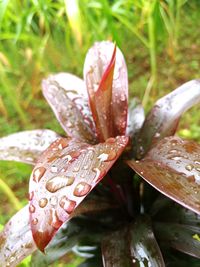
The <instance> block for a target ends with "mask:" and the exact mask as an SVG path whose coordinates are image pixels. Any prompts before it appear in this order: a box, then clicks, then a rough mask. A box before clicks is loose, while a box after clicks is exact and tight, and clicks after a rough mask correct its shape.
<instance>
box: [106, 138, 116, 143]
mask: <svg viewBox="0 0 200 267" xmlns="http://www.w3.org/2000/svg"><path fill="white" fill-rule="evenodd" d="M115 142H116V140H115V138H114V137H110V138H108V139H107V140H106V143H108V144H114V143H115Z"/></svg>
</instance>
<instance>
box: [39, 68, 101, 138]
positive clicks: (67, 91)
mask: <svg viewBox="0 0 200 267" xmlns="http://www.w3.org/2000/svg"><path fill="white" fill-rule="evenodd" d="M42 87H43V94H44V96H45V98H46V99H47V101H48V103H49V105H50V106H51V108H52V110H53V112H54V114H55V116H56V118H57V120H58V121H59V122H60V124H61V126H62V128H63V129H64V130H65V132H66V133H67V134H68V135H69V136H72V137H75V138H78V139H80V140H83V141H86V142H89V143H95V142H96V136H95V130H94V129H95V128H94V122H93V120H92V115H91V111H90V108H89V103H88V102H89V101H88V95H87V90H86V87H85V83H84V81H83V80H81V79H80V78H78V77H76V76H74V75H72V74H69V73H59V74H57V75H52V76H50V77H49V78H48V79H46V80H44V81H43V83H42Z"/></svg>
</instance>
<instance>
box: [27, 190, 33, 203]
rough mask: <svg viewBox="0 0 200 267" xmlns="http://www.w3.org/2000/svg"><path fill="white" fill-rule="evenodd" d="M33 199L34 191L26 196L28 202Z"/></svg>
mask: <svg viewBox="0 0 200 267" xmlns="http://www.w3.org/2000/svg"><path fill="white" fill-rule="evenodd" d="M33 197H34V191H32V192H30V193H29V194H28V200H29V201H31V200H32V199H33Z"/></svg>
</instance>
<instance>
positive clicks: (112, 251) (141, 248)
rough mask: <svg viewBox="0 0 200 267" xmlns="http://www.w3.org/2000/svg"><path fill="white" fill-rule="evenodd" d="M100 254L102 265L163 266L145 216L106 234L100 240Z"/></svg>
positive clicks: (125, 266) (119, 266)
mask: <svg viewBox="0 0 200 267" xmlns="http://www.w3.org/2000/svg"><path fill="white" fill-rule="evenodd" d="M102 256H103V264H104V267H121V266H124V267H129V266H133V267H136V266H149V267H164V266H165V264H164V261H163V258H162V255H161V252H160V249H159V247H158V244H157V242H156V239H155V237H154V234H153V231H152V228H151V223H150V220H149V219H148V218H147V217H139V218H137V219H136V221H135V223H132V224H131V225H129V226H127V227H125V228H122V229H120V230H118V231H115V232H113V233H111V234H109V235H107V236H106V237H105V238H104V239H103V241H102Z"/></svg>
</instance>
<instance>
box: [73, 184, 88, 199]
mask: <svg viewBox="0 0 200 267" xmlns="http://www.w3.org/2000/svg"><path fill="white" fill-rule="evenodd" d="M90 190H91V185H89V184H87V183H85V182H81V183H79V184H77V186H76V187H75V189H74V195H75V196H76V197H83V196H85V195H87V193H88V192H89V191H90Z"/></svg>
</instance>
